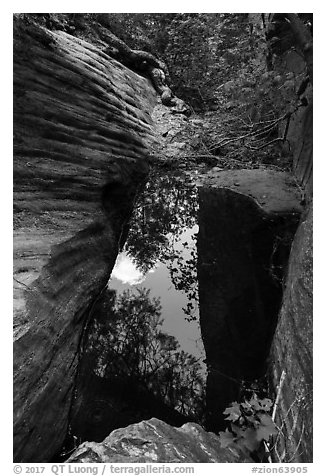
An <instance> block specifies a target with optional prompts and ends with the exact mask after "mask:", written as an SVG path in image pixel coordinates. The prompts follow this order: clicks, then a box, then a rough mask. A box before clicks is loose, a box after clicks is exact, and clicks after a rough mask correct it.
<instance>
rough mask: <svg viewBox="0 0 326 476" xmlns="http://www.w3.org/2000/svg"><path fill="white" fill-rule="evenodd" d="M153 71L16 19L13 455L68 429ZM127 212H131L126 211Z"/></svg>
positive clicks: (57, 440) (42, 451)
mask: <svg viewBox="0 0 326 476" xmlns="http://www.w3.org/2000/svg"><path fill="white" fill-rule="evenodd" d="M155 101H156V98H155V92H154V90H153V88H152V86H151V85H150V83H149V82H148V81H147V80H146V79H144V78H142V77H140V76H138V75H137V74H135V73H133V72H131V71H130V70H128V69H127V68H126V67H124V66H122V65H121V64H120V63H118V62H116V61H115V60H112V59H111V58H110V57H108V56H107V55H105V54H104V53H102V52H100V51H99V50H97V49H96V48H95V47H94V46H92V45H90V44H88V43H86V42H84V41H82V40H79V39H76V38H74V37H72V36H70V35H68V34H66V33H64V32H50V31H48V30H45V29H43V28H41V27H37V26H35V25H33V24H26V22H25V23H24V22H21V21H19V20H17V21H16V22H15V25H14V212H15V214H14V217H15V218H14V220H15V223H14V225H15V232H14V288H15V290H14V329H15V333H14V334H15V342H14V460H15V461H17V462H18V461H25V462H38V461H43V462H45V461H48V460H49V458H51V457H52V456H53V454H54V453H55V452H56V451H58V449H59V448H60V445H61V444H62V441H63V438H64V436H65V432H66V427H67V421H68V418H67V416H68V412H69V406H70V400H71V395H72V391H73V384H74V377H75V373H76V366H77V361H78V348H79V346H80V345H81V341H82V332H83V328H84V326H85V322H86V321H87V318H88V315H89V314H90V312H91V308H92V303H93V302H94V300H95V299H96V297H97V296H98V294H99V293H100V291H101V289H102V288H103V287H104V286H105V285H106V282H107V279H108V277H109V275H110V272H111V269H112V267H113V264H114V260H115V257H116V254H117V251H118V244H119V239H120V236H121V231H122V222H123V219H126V218H127V217H128V214H129V212H130V207H131V205H132V200H133V196H134V194H135V191H136V189H137V187H139V183H140V181H141V180H142V179H143V177H144V174H145V172H146V161H145V157H146V155H147V153H148V146H149V144H150V142H151V141H152V140H153V137H152V131H151V120H150V113H151V110H152V107H153V105H154V103H155ZM121 217H122V218H121Z"/></svg>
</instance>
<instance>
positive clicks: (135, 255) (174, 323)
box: [108, 175, 206, 373]
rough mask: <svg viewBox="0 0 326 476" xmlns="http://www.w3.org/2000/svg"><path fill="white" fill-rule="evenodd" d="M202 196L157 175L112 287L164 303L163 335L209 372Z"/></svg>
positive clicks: (186, 183)
mask: <svg viewBox="0 0 326 476" xmlns="http://www.w3.org/2000/svg"><path fill="white" fill-rule="evenodd" d="M197 211H198V193H197V188H196V187H195V186H194V185H192V184H191V183H190V182H189V180H186V179H185V178H181V177H180V176H164V177H160V176H158V175H153V176H152V177H151V178H150V180H149V181H148V183H147V186H146V187H145V190H144V191H143V193H142V195H141V196H140V197H139V199H138V201H137V204H136V207H135V210H134V214H133V217H132V220H131V223H130V229H129V233H128V238H127V241H126V243H125V245H124V248H123V250H122V251H121V253H120V254H119V256H118V258H117V261H116V264H115V267H114V269H113V271H112V274H111V278H110V281H109V283H108V287H109V289H111V290H114V291H116V293H117V296H119V295H121V293H123V292H124V291H127V290H129V291H130V292H131V293H137V290H138V289H146V290H149V291H150V294H149V295H150V296H151V298H153V297H155V298H159V300H160V304H161V318H162V325H161V328H162V331H163V332H164V333H167V334H169V335H171V336H174V337H175V338H176V339H177V341H178V343H179V345H180V348H181V349H182V350H183V351H185V352H187V353H189V354H191V355H193V356H195V357H196V359H197V360H198V362H199V363H200V365H201V368H202V372H203V373H204V372H205V369H206V366H205V364H204V362H203V361H204V360H205V353H204V348H203V344H202V340H201V333H200V327H199V309H198V283H197V248H196V238H197V234H198V224H197Z"/></svg>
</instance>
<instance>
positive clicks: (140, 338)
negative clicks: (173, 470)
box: [71, 176, 206, 441]
mask: <svg viewBox="0 0 326 476" xmlns="http://www.w3.org/2000/svg"><path fill="white" fill-rule="evenodd" d="M197 203H198V202H197V190H196V189H195V188H194V187H193V186H191V185H190V184H185V183H184V182H182V181H181V180H180V179H179V178H177V177H159V176H152V177H151V179H150V181H149V183H148V184H147V186H146V189H145V191H144V193H143V194H142V195H141V196H140V197H139V199H138V202H137V203H136V204H135V211H134V215H133V217H132V220H131V222H130V224H129V232H128V237H127V241H126V243H125V245H124V248H123V249H122V251H121V253H120V255H119V256H118V259H117V262H116V265H115V268H114V269H113V272H112V275H111V279H110V281H109V283H108V286H107V287H106V288H105V290H104V291H103V292H102V294H101V296H100V297H99V299H98V301H97V302H96V303H95V305H94V307H93V309H92V315H91V318H90V320H89V326H88V329H87V332H86V337H85V342H84V343H83V352H82V357H81V360H80V363H79V373H78V379H77V386H76V390H75V401H74V405H73V408H72V417H71V433H72V435H76V436H78V437H79V438H80V440H81V441H83V440H85V439H88V440H94V441H102V440H103V438H105V437H106V436H107V435H108V433H109V432H110V431H112V430H113V429H115V428H121V427H124V426H127V425H129V424H132V423H135V422H139V421H141V420H146V419H148V418H151V417H156V418H159V419H161V420H163V421H165V422H167V423H169V424H171V425H173V426H180V425H181V424H183V423H185V422H186V421H189V420H190V421H197V422H199V423H203V421H204V412H205V399H206V397H205V378H206V365H205V364H204V363H203V361H204V360H205V353H204V349H203V344H202V340H201V334H200V328H199V322H198V321H199V320H198V314H199V311H198V306H197V301H198V298H197V293H198V291H197V272H196V263H197V248H196V239H197V234H198V225H197V208H198V205H197ZM186 318H187V319H188V320H191V322H187V321H186Z"/></svg>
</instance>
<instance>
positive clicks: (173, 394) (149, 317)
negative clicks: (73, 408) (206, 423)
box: [87, 288, 204, 421]
mask: <svg viewBox="0 0 326 476" xmlns="http://www.w3.org/2000/svg"><path fill="white" fill-rule="evenodd" d="M149 293H150V291H149V290H147V289H145V288H137V289H136V291H135V292H131V291H130V290H127V291H124V292H123V293H122V294H120V295H118V296H117V295H116V293H115V291H112V290H106V292H105V294H104V295H103V296H102V299H101V301H100V302H99V304H98V306H97V308H96V312H95V316H96V319H95V321H94V323H93V329H92V330H91V331H89V335H90V337H89V340H88V344H87V353H88V357H89V359H90V361H91V362H93V363H92V367H93V371H94V372H95V373H96V374H97V375H98V376H100V377H102V378H104V379H110V377H121V378H123V379H126V380H128V379H129V380H132V381H133V382H137V383H138V384H139V385H142V386H145V387H146V388H147V389H148V390H150V391H151V392H152V393H153V394H154V395H156V397H158V398H160V399H161V400H162V401H163V402H164V403H166V404H167V405H169V406H170V407H171V408H174V409H176V410H178V411H180V412H181V413H183V414H185V415H188V416H191V417H193V418H195V419H196V420H197V421H200V420H201V418H202V414H203V408H204V380H203V377H202V372H201V367H200V364H199V362H198V360H197V359H196V358H195V357H194V356H192V355H190V354H188V353H186V352H184V351H183V350H181V349H180V346H179V343H178V341H177V340H176V339H175V338H174V337H173V336H170V335H168V334H166V333H164V332H163V331H162V329H161V327H162V319H161V317H160V316H161V306H160V301H159V299H157V298H151V297H150V294H149Z"/></svg>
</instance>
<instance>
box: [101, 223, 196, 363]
mask: <svg viewBox="0 0 326 476" xmlns="http://www.w3.org/2000/svg"><path fill="white" fill-rule="evenodd" d="M197 232H198V226H197V225H195V226H194V227H192V228H189V229H187V230H185V231H184V232H183V233H182V234H181V236H180V237H179V238H178V240H177V242H176V243H174V244H173V239H169V241H170V243H171V246H172V247H173V248H174V249H175V250H181V251H182V252H183V253H182V254H183V259H184V260H187V259H189V258H190V252H191V250H192V249H194V247H195V246H196V243H195V242H194V240H193V239H192V235H194V233H197ZM169 238H170V236H169ZM171 238H172V236H171ZM184 242H187V243H188V245H189V246H187V247H184V246H183V243H184ZM109 286H110V288H111V289H115V290H116V291H117V292H118V293H121V292H122V291H124V290H126V289H130V288H131V289H132V287H133V286H135V287H137V286H140V287H144V288H147V289H150V290H151V296H152V297H160V301H161V306H162V318H163V324H162V330H163V331H164V332H166V333H167V334H170V335H173V336H174V337H175V338H176V339H177V340H178V341H179V344H180V346H181V348H182V349H183V350H184V351H186V352H188V353H190V354H192V355H194V356H195V357H197V358H198V357H201V358H202V359H204V358H205V354H204V349H203V344H202V340H201V334H200V328H199V322H198V320H196V321H193V322H187V321H186V320H185V314H184V312H183V310H182V308H183V307H184V308H185V307H186V305H187V296H186V294H185V293H184V292H182V291H177V290H176V289H175V287H174V285H173V283H172V281H171V277H170V272H169V270H168V268H167V266H166V264H165V263H162V262H159V263H157V265H156V267H155V268H153V269H152V270H151V271H149V272H148V273H147V274H146V275H143V274H142V273H141V272H140V271H139V270H138V269H137V267H136V265H135V263H134V262H133V260H132V258H131V257H130V256H128V255H127V253H126V252H122V253H120V255H119V257H118V259H117V262H116V265H115V267H114V269H113V271H112V275H111V279H110V281H109ZM197 314H198V311H197ZM197 317H198V315H197Z"/></svg>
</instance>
